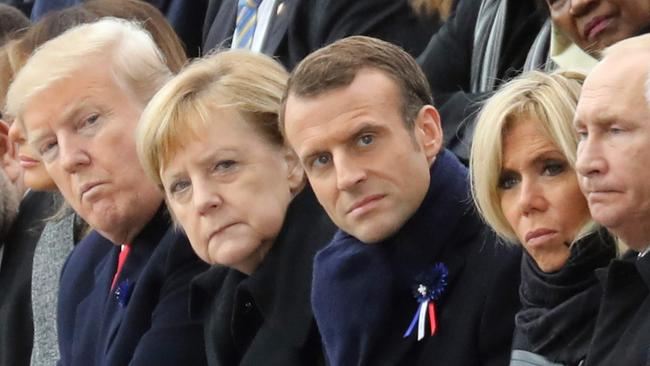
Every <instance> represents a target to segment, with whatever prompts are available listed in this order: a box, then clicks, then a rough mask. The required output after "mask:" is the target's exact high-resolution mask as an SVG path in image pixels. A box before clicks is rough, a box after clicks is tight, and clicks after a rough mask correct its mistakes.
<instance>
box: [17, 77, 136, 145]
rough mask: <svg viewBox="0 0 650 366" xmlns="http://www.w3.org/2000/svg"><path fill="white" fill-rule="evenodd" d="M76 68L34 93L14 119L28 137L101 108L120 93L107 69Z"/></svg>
mask: <svg viewBox="0 0 650 366" xmlns="http://www.w3.org/2000/svg"><path fill="white" fill-rule="evenodd" d="M101 69H102V68H99V69H80V70H77V71H74V72H72V73H70V74H69V75H68V76H66V77H64V78H62V79H60V80H57V81H56V82H54V83H52V84H50V85H48V86H47V87H46V88H45V89H43V90H40V91H38V92H37V93H35V94H34V95H33V96H32V97H31V98H30V99H29V100H28V101H27V102H26V103H25V105H24V108H23V110H22V113H21V115H20V116H19V117H18V118H17V119H16V120H17V121H19V122H20V123H21V124H22V126H23V127H24V129H25V133H26V135H27V138H28V140H30V141H31V140H33V139H36V138H37V137H38V135H39V134H42V133H47V132H51V131H55V130H57V129H60V128H62V127H64V126H65V125H66V124H68V123H69V122H70V121H72V120H73V119H74V118H75V117H78V115H79V114H80V113H83V112H85V111H89V110H91V109H92V110H95V111H97V112H99V111H105V110H107V109H110V108H109V107H110V106H111V104H112V103H116V101H115V96H116V95H119V94H123V93H124V92H123V91H122V88H120V86H119V84H118V83H117V81H116V80H115V79H114V77H113V75H112V74H111V73H110V72H109V71H108V70H101Z"/></svg>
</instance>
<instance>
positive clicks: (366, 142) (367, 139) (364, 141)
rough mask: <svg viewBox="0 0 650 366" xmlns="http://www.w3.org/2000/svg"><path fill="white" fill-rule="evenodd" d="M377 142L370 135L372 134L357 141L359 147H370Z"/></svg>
mask: <svg viewBox="0 0 650 366" xmlns="http://www.w3.org/2000/svg"><path fill="white" fill-rule="evenodd" d="M374 141H375V136H373V135H370V134H365V135H361V136H359V139H358V140H357V143H358V145H359V146H368V145H370V144H372V143H373V142H374Z"/></svg>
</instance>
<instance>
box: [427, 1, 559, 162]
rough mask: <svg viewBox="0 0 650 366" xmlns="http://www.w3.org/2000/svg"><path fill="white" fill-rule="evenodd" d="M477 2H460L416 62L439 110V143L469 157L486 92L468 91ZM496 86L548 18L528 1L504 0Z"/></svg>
mask: <svg viewBox="0 0 650 366" xmlns="http://www.w3.org/2000/svg"><path fill="white" fill-rule="evenodd" d="M481 3H482V0H460V1H459V3H458V6H457V8H456V11H455V12H454V13H453V14H452V15H451V17H450V18H449V19H448V20H447V22H446V23H445V24H444V25H443V26H442V27H441V28H440V30H439V31H438V32H437V33H436V34H434V35H433V36H432V37H431V39H430V41H429V44H428V45H427V47H426V49H425V50H424V51H423V52H422V53H421V55H420V56H419V57H418V63H419V64H420V66H422V69H423V71H424V73H425V75H426V76H427V79H428V80H429V83H430V84H431V88H432V92H433V96H434V102H435V105H436V106H437V107H438V108H439V111H440V115H441V118H442V127H443V131H444V136H445V144H446V145H445V146H447V148H449V149H451V150H452V151H453V152H454V153H455V154H456V155H457V156H459V157H460V158H461V159H463V160H467V159H468V158H469V147H470V145H471V141H472V132H473V124H474V121H473V119H474V117H475V116H474V115H475V113H476V111H477V110H478V107H479V106H480V103H479V102H481V101H482V100H484V99H486V98H487V97H488V96H489V94H491V93H490V92H486V93H471V88H470V70H471V69H472V54H473V52H474V50H473V48H474V30H475V26H476V23H477V20H478V19H477V17H478V13H479V9H480V7H481ZM506 14H507V16H506V22H505V30H504V33H503V34H504V37H503V38H502V42H503V43H502V46H501V54H500V55H498V57H499V66H498V72H497V75H496V78H497V80H498V82H497V86H498V85H499V84H500V83H501V82H503V81H507V80H509V79H511V78H512V77H514V76H516V75H518V74H519V73H520V72H521V69H522V67H523V65H524V61H525V60H526V56H527V54H528V51H529V49H530V46H531V45H532V43H533V41H534V39H535V37H536V36H537V33H538V32H539V30H540V28H541V27H542V25H543V23H544V21H545V20H546V18H547V17H548V16H547V14H546V13H545V10H541V9H538V7H537V5H536V4H535V1H534V0H508V1H507V10H506Z"/></svg>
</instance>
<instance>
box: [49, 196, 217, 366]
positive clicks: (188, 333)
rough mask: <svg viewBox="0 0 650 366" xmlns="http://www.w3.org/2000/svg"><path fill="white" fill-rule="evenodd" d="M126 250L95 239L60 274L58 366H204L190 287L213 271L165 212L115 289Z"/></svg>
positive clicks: (147, 230) (136, 247)
mask: <svg viewBox="0 0 650 366" xmlns="http://www.w3.org/2000/svg"><path fill="white" fill-rule="evenodd" d="M118 255H119V246H117V245H114V244H113V243H111V242H110V241H109V240H107V239H105V238H104V237H102V236H101V235H99V234H98V233H96V232H92V233H91V234H90V235H88V237H86V238H85V239H84V240H82V241H81V242H80V243H79V244H77V246H76V247H75V249H74V250H73V251H72V254H71V255H70V257H69V258H68V261H67V263H66V264H65V266H64V267H63V273H62V274H61V284H60V292H59V303H58V314H57V316H58V319H57V324H58V333H59V349H60V353H61V360H60V361H59V365H106V366H109V365H110V366H113V365H126V364H129V365H203V364H205V363H206V361H205V348H204V341H203V332H202V323H201V322H200V321H193V320H190V318H189V289H190V286H189V284H190V280H191V279H192V278H193V277H194V276H196V275H197V274H199V273H201V272H203V271H204V270H206V269H207V265H206V264H205V263H203V262H202V261H200V260H199V259H198V258H197V257H196V255H195V254H194V252H193V251H192V248H191V247H190V245H189V243H188V241H187V239H186V238H185V236H184V235H182V234H181V233H179V232H178V231H176V230H174V229H173V228H171V227H170V221H169V218H168V215H167V213H166V211H165V209H164V208H161V209H160V210H159V211H158V213H156V215H155V217H153V218H152V219H151V221H150V222H149V223H148V224H147V225H146V226H145V227H144V228H143V230H142V231H141V232H140V233H139V234H138V236H137V237H136V238H135V240H134V241H133V242H132V243H131V252H130V254H129V255H128V257H127V259H126V261H125V263H124V266H123V268H122V271H121V272H120V275H119V277H118V278H117V281H116V283H117V285H116V288H115V289H111V282H112V280H113V276H114V274H115V271H116V268H117V260H118Z"/></svg>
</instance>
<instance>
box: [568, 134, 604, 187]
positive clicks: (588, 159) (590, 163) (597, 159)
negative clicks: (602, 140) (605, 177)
mask: <svg viewBox="0 0 650 366" xmlns="http://www.w3.org/2000/svg"><path fill="white" fill-rule="evenodd" d="M606 169H607V162H606V161H605V159H604V157H603V155H602V151H601V149H600V146H599V143H598V141H594V140H593V138H591V136H589V137H587V138H586V139H585V140H582V141H580V142H579V143H578V151H577V154H576V172H577V173H578V175H579V176H582V177H585V178H589V177H593V176H594V175H598V174H603V173H605V171H606Z"/></svg>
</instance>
